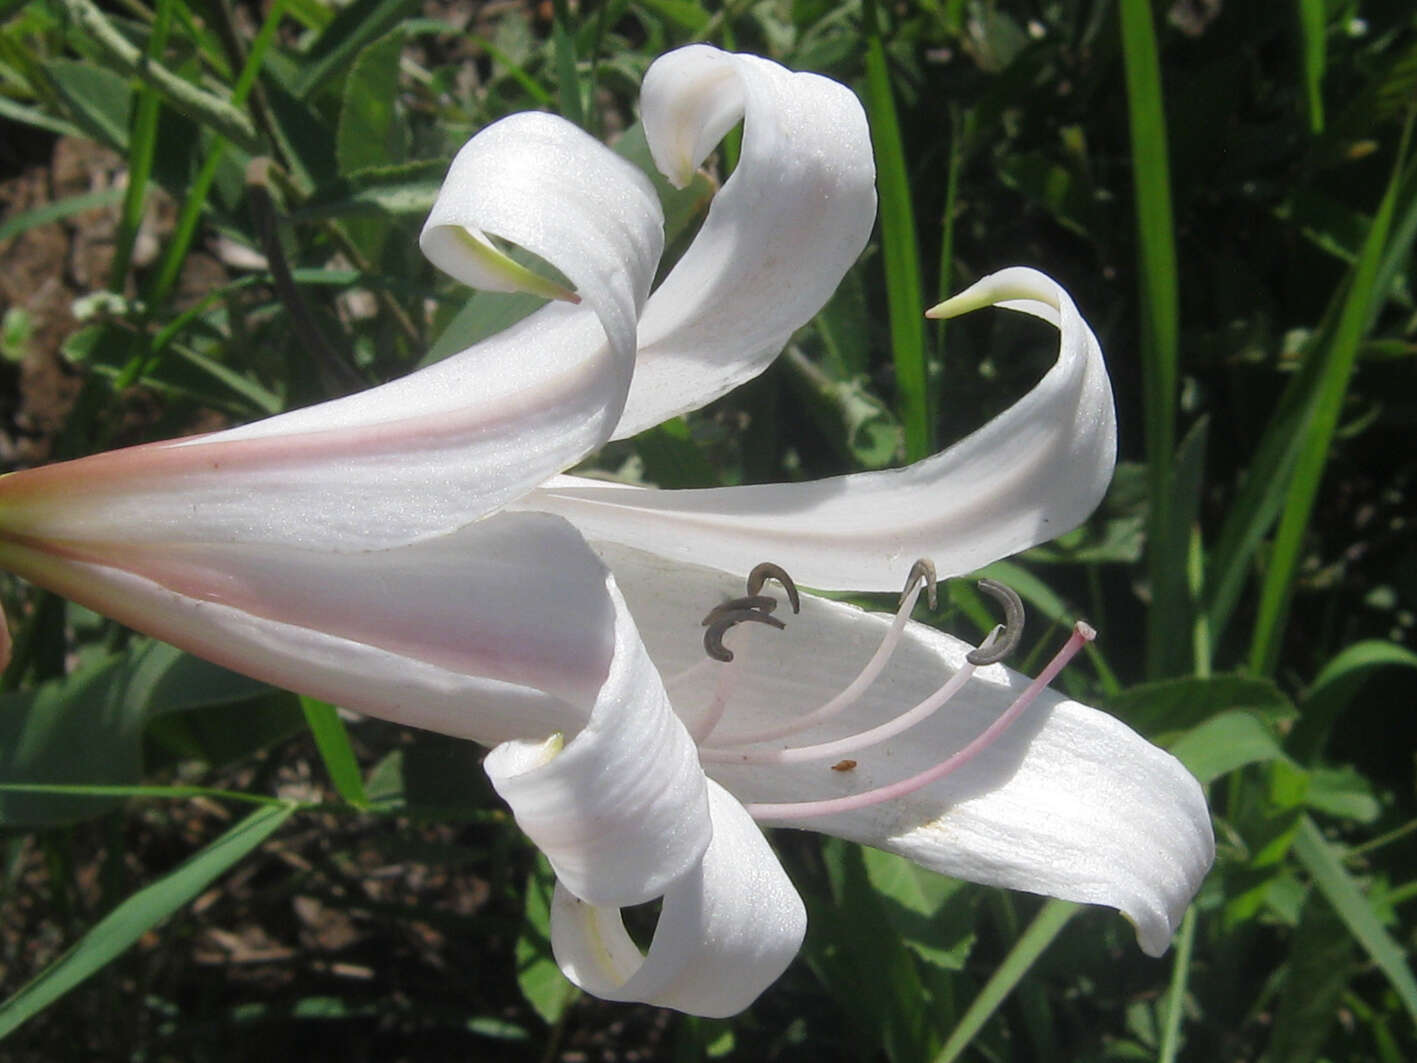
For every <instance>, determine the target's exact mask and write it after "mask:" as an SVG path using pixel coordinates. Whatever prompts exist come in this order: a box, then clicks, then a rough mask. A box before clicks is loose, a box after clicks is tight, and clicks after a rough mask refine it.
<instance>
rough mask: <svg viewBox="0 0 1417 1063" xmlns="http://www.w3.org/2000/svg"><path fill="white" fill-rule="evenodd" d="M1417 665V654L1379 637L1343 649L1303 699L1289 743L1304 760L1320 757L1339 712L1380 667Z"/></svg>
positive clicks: (1297, 755) (1291, 750)
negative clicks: (1300, 715) (1299, 716)
mask: <svg viewBox="0 0 1417 1063" xmlns="http://www.w3.org/2000/svg"><path fill="white" fill-rule="evenodd" d="M1391 667H1397V668H1417V653H1413V652H1412V651H1411V650H1409V649H1407V648H1405V647H1403V646H1398V645H1395V644H1394V643H1391V642H1383V641H1381V640H1379V639H1367V640H1365V641H1363V642H1357V643H1354V644H1353V645H1352V646H1349V647H1347V648H1345V649H1344V650H1342V651H1340V652H1339V653H1338V654H1337V655H1336V656H1335V657H1334V658H1333V659H1332V660H1331V661H1329V662H1328V664H1326V665H1324V667H1323V670H1322V671H1321V672H1319V674H1318V678H1316V679H1315V680H1314V682H1313V685H1312V686H1311V687H1309V692H1308V693H1307V694H1306V695H1305V696H1304V698H1303V700H1302V701H1300V703H1299V704H1300V707H1301V709H1302V711H1303V715H1302V717H1301V719H1300V720H1299V723H1298V725H1297V726H1295V728H1294V731H1293V733H1292V734H1291V735H1290V736H1289V741H1288V742H1287V743H1286V744H1287V745H1288V747H1289V751H1290V752H1291V753H1293V754H1294V756H1295V758H1296V759H1298V760H1299V761H1300V762H1301V763H1305V764H1307V763H1310V762H1311V761H1313V760H1314V759H1316V758H1317V757H1318V755H1319V753H1320V752H1321V751H1322V750H1323V747H1324V744H1325V743H1326V742H1327V741H1328V736H1329V732H1330V731H1332V730H1333V725H1334V723H1335V722H1336V721H1337V719H1338V717H1339V715H1340V714H1341V713H1342V712H1343V710H1344V709H1346V708H1347V707H1348V706H1349V704H1351V703H1352V701H1353V699H1354V698H1355V697H1357V696H1358V692H1359V691H1360V690H1361V689H1362V687H1363V684H1364V683H1366V682H1367V681H1368V678H1369V676H1370V674H1371V673H1372V671H1373V670H1374V669H1377V668H1391Z"/></svg>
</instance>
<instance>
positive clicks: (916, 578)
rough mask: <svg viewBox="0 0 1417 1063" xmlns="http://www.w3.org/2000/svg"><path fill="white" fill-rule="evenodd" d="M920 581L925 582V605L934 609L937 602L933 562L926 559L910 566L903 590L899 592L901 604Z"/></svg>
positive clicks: (923, 558)
mask: <svg viewBox="0 0 1417 1063" xmlns="http://www.w3.org/2000/svg"><path fill="white" fill-rule="evenodd" d="M921 580H924V581H925V604H927V605H928V606H929V607H930V608H931V609H934V608H935V607H936V605H937V603H938V601H939V599H938V598H937V597H936V583H935V562H933V561H931V560H930V559H929V558H928V557H922V558H920V560H918V561H916V562H915V564H913V565H911V566H910V575H908V576H906V577H905V589H904V590H902V591H901V592H900V601H901V604H902V605H904V604H905V599H906V597H907V596H908V595H909V594H910V592H911V590H912V589H913V588H914V587H915V586H916V585H917V584H919V583H920V581H921Z"/></svg>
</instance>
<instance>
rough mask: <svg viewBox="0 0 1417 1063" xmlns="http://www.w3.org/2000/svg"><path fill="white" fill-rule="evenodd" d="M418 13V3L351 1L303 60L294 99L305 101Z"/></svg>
mask: <svg viewBox="0 0 1417 1063" xmlns="http://www.w3.org/2000/svg"><path fill="white" fill-rule="evenodd" d="M417 10H418V3H417V0H354V3H352V4H350V5H349V6H348V7H344V8H341V9H340V12H339V14H338V15H336V16H335V18H334V20H333V21H332V22H331V23H330V24H329V25H328V26H326V27H325V29H324V32H322V33H321V34H320V36H319V37H318V38H317V39H316V41H315V44H314V46H313V47H312V48H311V49H310V51H309V52H308V53H307V54H306V56H305V61H304V63H303V65H302V67H301V73H300V76H299V81H298V82H297V84H296V85H295V95H296V96H298V97H300V98H301V99H306V98H308V97H309V96H310V94H311V93H313V92H315V91H316V90H317V89H319V88H320V87H321V86H322V85H324V84H325V82H326V81H328V80H329V79H331V78H333V77H338V76H339V75H341V74H343V73H344V72H345V71H347V70H349V68H350V65H351V64H352V63H353V62H354V61H355V57H356V56H358V55H359V53H360V52H361V51H363V49H364V47H365V46H366V45H368V44H370V43H371V42H373V41H376V40H379V39H380V38H382V37H384V36H385V35H386V34H388V33H389V31H390V30H392V29H393V28H394V27H395V26H397V25H398V24H399V23H400V22H401V21H403V19H404V18H406V17H407V16H409V15H411V14H413V13H414V12H415V11H417Z"/></svg>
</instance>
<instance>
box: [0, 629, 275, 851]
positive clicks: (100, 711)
mask: <svg viewBox="0 0 1417 1063" xmlns="http://www.w3.org/2000/svg"><path fill="white" fill-rule="evenodd" d="M269 689H270V688H269V687H267V686H265V685H264V684H262V683H257V682H256V681H255V680H253V679H248V678H246V677H245V676H240V675H237V674H236V673H235V672H229V671H227V670H226V669H224V668H220V667H218V666H217V665H214V664H211V663H209V662H207V661H203V660H200V659H199V658H196V657H193V656H191V655H189V654H185V653H182V652H181V651H180V650H177V649H175V648H173V647H171V646H168V645H167V644H165V643H161V642H156V641H152V640H147V639H143V640H137V641H135V642H134V643H132V644H130V645H129V647H128V648H127V649H126V650H125V651H124V652H123V653H121V654H118V655H116V656H111V657H106V658H104V659H102V660H100V661H98V662H96V663H94V664H92V665H89V666H87V667H82V668H80V669H79V670H78V671H76V672H74V673H72V674H70V675H68V676H65V677H63V678H62V679H55V680H51V681H49V682H46V683H41V684H40V685H39V686H37V687H35V688H34V689H32V690H27V691H23V692H17V693H10V694H3V695H0V781H3V782H7V783H73V784H110V785H121V784H127V783H136V782H137V781H138V780H139V779H140V778H141V772H142V737H143V731H144V728H145V727H146V726H147V724H148V722H149V721H150V720H151V719H153V718H154V717H155V716H157V715H160V714H164V713H176V712H187V711H190V710H192V709H195V708H198V707H203V706H221V707H222V710H223V711H228V707H229V706H231V705H234V704H241V703H245V704H247V705H250V704H251V703H252V699H255V698H259V697H261V696H263V695H265V694H266V693H267V692H268V691H269ZM112 803H113V802H112V801H109V800H103V799H85V798H78V797H66V796H57V795H44V794H32V795H30V794H8V795H4V796H0V823H3V824H5V825H7V826H17V825H37V824H53V823H64V822H70V821H73V820H76V819H81V818H84V817H86V816H90V815H94V814H96V813H98V812H100V811H102V810H103V809H105V808H107V807H110V806H111V805H112Z"/></svg>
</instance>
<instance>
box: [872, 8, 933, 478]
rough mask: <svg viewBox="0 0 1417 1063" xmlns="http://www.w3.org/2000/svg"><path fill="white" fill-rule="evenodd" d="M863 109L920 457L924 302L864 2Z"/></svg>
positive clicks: (909, 451) (908, 441) (928, 435)
mask: <svg viewBox="0 0 1417 1063" xmlns="http://www.w3.org/2000/svg"><path fill="white" fill-rule="evenodd" d="M865 25H866V33H867V36H866V111H867V113H868V114H869V115H870V116H871V140H872V141H873V142H874V143H875V147H876V188H877V190H878V191H879V193H880V197H881V254H882V257H883V258H884V259H885V265H886V300H887V306H888V307H889V311H890V325H891V351H892V356H893V358H894V360H895V386H896V394H897V396H898V398H899V405H900V420H901V423H902V424H903V425H904V426H905V460H906V461H919V460H920V459H921V458H924V457H928V456H929V455H930V454H932V453H934V450H935V439H934V436H935V433H934V427H935V425H934V419H933V418H932V417H931V416H930V395H929V375H928V373H927V371H926V365H925V320H924V315H925V306H924V304H923V302H922V301H921V294H920V291H921V289H920V255H919V251H918V249H917V247H916V242H915V211H914V207H913V206H912V204H911V198H910V179H909V174H908V173H907V171H906V166H905V148H904V146H903V145H902V143H901V139H900V122H899V120H898V119H897V117H896V109H895V96H894V95H893V93H892V92H891V77H890V68H889V66H888V65H887V62H886V49H885V45H884V44H883V43H882V42H881V29H880V21H879V15H878V14H877V11H876V7H875V4H874V3H869V2H868V3H867V5H866V9H865Z"/></svg>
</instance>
